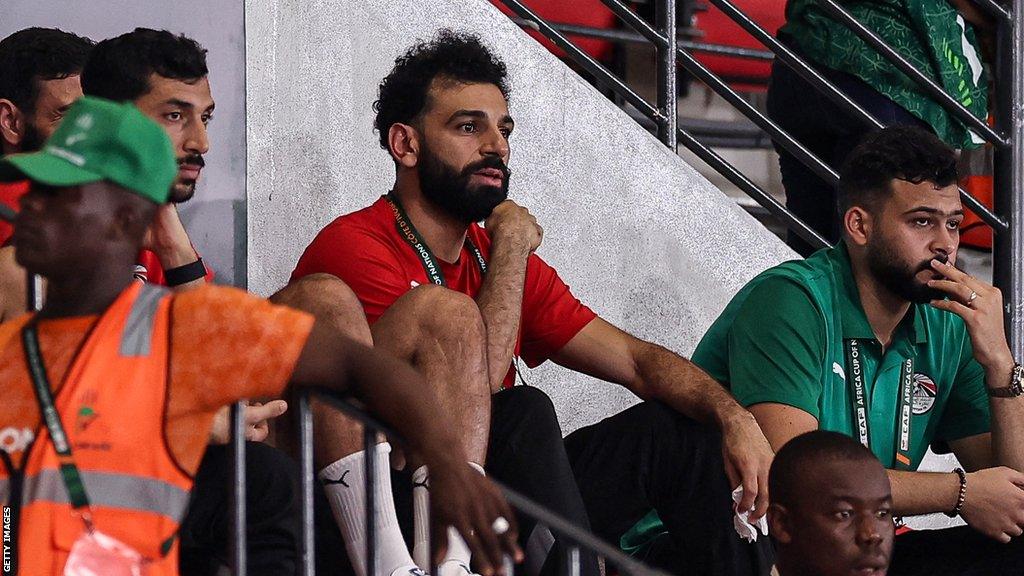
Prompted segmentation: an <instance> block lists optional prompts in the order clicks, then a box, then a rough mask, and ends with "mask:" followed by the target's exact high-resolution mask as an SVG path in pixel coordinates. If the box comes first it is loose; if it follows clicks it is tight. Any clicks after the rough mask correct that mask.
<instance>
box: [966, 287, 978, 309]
mask: <svg viewBox="0 0 1024 576" xmlns="http://www.w3.org/2000/svg"><path fill="white" fill-rule="evenodd" d="M977 299H978V293H977V292H975V291H974V290H971V295H970V296H968V297H967V307H968V308H974V301H975V300H977Z"/></svg>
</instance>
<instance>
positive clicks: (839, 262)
mask: <svg viewBox="0 0 1024 576" xmlns="http://www.w3.org/2000/svg"><path fill="white" fill-rule="evenodd" d="M825 257H826V258H827V259H828V260H829V262H830V263H831V264H832V274H833V277H834V278H835V279H836V283H837V285H838V288H839V289H838V290H837V291H836V296H837V301H838V304H839V307H840V316H841V318H842V322H843V339H844V340H848V339H851V338H856V339H858V340H862V339H863V340H875V332H874V331H873V330H872V329H871V324H870V323H868V318H867V315H866V314H864V306H863V305H862V304H861V301H860V292H859V291H858V290H857V282H856V281H855V280H854V279H853V266H852V265H851V264H850V253H849V251H848V250H847V248H846V243H845V242H839V243H837V244H836V245H835V246H834V247H832V248H829V249H827V250H825ZM924 306H927V304H913V305H911V306H910V310H909V311H908V312H907V317H906V318H904V319H903V321H902V322H900V325H899V326H898V327H897V328H896V334H895V335H894V336H895V338H894V341H895V340H897V339H898V338H900V337H901V336H902V335H904V334H905V333H906V332H907V331H908V328H909V327H908V326H907V324H908V322H911V320H910V317H913V320H912V322H913V328H912V332H913V340H914V344H924V343H926V342H928V331H927V330H926V329H925V325H924V310H923V309H922V308H923V307H924Z"/></svg>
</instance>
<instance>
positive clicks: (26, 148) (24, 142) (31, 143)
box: [19, 122, 46, 152]
mask: <svg viewBox="0 0 1024 576" xmlns="http://www.w3.org/2000/svg"><path fill="white" fill-rule="evenodd" d="M45 143H46V138H43V135H42V133H40V132H39V130H38V129H37V128H36V127H35V126H33V125H32V123H31V122H26V123H25V135H24V136H22V137H21V144H20V146H19V151H20V152H37V151H39V150H42V148H43V144H45Z"/></svg>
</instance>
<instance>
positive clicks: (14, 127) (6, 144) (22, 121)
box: [0, 98, 28, 151]
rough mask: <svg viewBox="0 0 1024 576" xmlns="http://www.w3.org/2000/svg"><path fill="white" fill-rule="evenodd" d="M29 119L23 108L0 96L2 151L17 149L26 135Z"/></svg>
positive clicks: (0, 139)
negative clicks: (22, 110) (23, 112)
mask: <svg viewBox="0 0 1024 576" xmlns="http://www.w3.org/2000/svg"><path fill="white" fill-rule="evenodd" d="M27 122H28V119H27V118H25V115H24V114H22V112H21V110H20V109H18V107H17V106H16V105H15V104H14V102H11V101H10V100H7V99H5V98H0V144H2V146H0V151H2V150H3V149H16V148H17V147H18V146H19V145H20V144H21V141H22V139H23V138H24V137H25V125H26V123H27Z"/></svg>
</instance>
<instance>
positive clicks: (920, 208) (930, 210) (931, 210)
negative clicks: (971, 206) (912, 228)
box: [903, 206, 964, 216]
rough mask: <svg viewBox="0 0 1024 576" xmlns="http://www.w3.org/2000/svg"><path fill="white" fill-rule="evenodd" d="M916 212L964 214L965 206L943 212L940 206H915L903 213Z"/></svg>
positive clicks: (939, 214) (949, 214) (950, 214)
mask: <svg viewBox="0 0 1024 576" xmlns="http://www.w3.org/2000/svg"><path fill="white" fill-rule="evenodd" d="M914 212H924V213H925V214H935V215H938V216H963V215H964V210H963V208H960V209H958V210H953V211H952V212H943V211H942V210H939V209H938V208H931V207H929V206H915V207H914V208H911V209H910V210H907V211H906V212H904V213H903V215H904V216H906V215H907V214H913V213H914Z"/></svg>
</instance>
